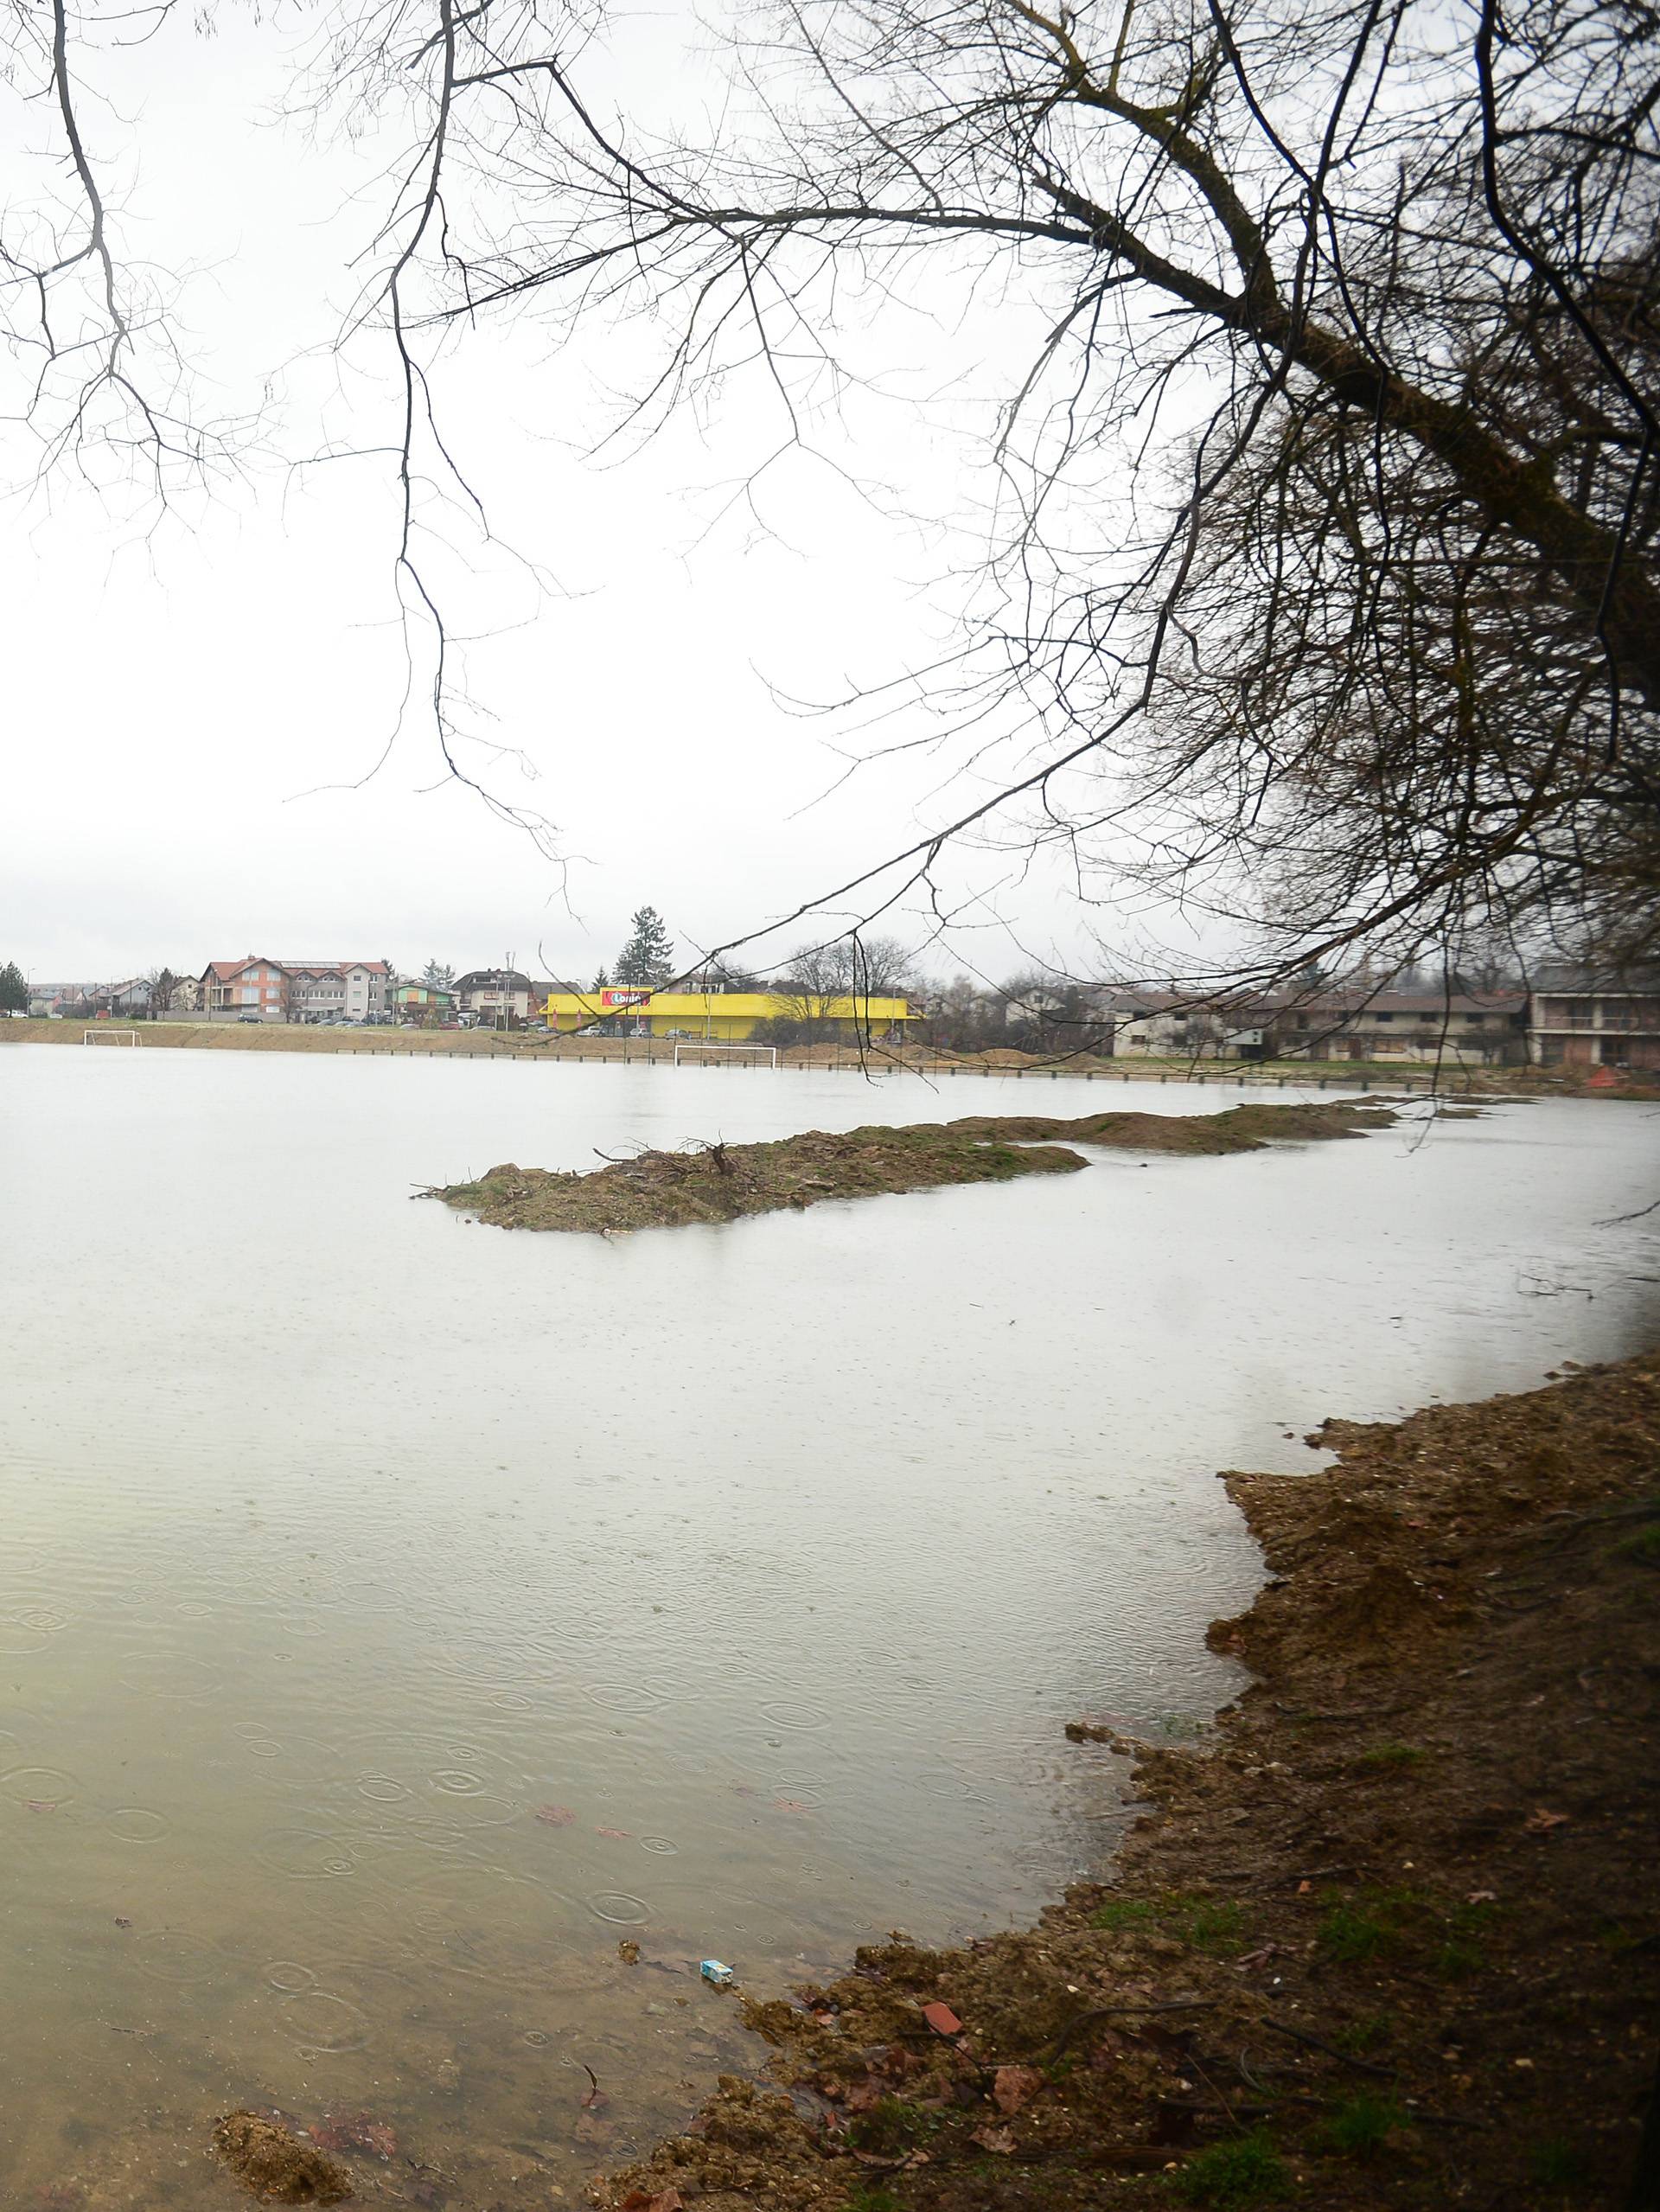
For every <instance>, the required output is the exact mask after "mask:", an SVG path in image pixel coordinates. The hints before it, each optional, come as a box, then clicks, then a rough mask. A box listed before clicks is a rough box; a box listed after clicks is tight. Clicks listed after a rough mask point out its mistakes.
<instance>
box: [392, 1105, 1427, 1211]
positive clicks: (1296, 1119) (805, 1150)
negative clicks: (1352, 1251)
mask: <svg viewBox="0 0 1660 2212" xmlns="http://www.w3.org/2000/svg"><path fill="white" fill-rule="evenodd" d="M1394 1120H1395V1115H1394V1113H1393V1112H1392V1110H1391V1109H1389V1107H1387V1106H1356V1105H1346V1104H1345V1105H1338V1104H1332V1105H1329V1106H1235V1107H1233V1108H1231V1109H1229V1111H1228V1112H1226V1113H1223V1114H1183V1115H1177V1114H1087V1115H1084V1116H1082V1118H1080V1119H1078V1120H1076V1121H1055V1120H1050V1119H1047V1118H1045V1117H1044V1116H1042V1115H1036V1114H1018V1115H1007V1116H996V1115H974V1116H971V1117H969V1118H968V1119H967V1120H965V1121H960V1122H943V1123H941V1122H921V1123H916V1124H914V1125H912V1126H911V1127H910V1128H879V1127H877V1128H860V1129H850V1130H847V1131H846V1133H845V1134H841V1135H831V1134H829V1133H827V1131H825V1130H823V1129H808V1130H807V1131H805V1132H804V1133H803V1134H802V1135H800V1136H794V1137H784V1138H782V1139H780V1140H778V1141H776V1142H775V1143H771V1144H699V1145H693V1146H692V1147H690V1148H687V1149H686V1150H685V1151H682V1152H642V1153H641V1154H639V1155H638V1157H637V1158H635V1159H631V1160H613V1161H611V1162H610V1165H609V1166H607V1167H600V1168H597V1169H594V1170H592V1171H591V1173H587V1174H578V1173H574V1172H572V1173H569V1174H559V1173H552V1172H550V1171H549V1170H547V1169H546V1168H541V1167H514V1166H513V1165H512V1164H511V1163H509V1164H508V1165H506V1166H503V1167H492V1168H491V1169H490V1171H489V1173H488V1174H487V1175H482V1176H481V1177H480V1178H479V1179H478V1180H477V1181H476V1182H471V1183H451V1184H449V1185H447V1186H444V1187H442V1188H439V1189H434V1190H431V1191H427V1192H423V1193H421V1195H422V1196H424V1197H428V1198H436V1199H443V1200H444V1204H445V1205H452V1206H457V1207H460V1208H462V1209H463V1210H464V1211H468V1212H470V1213H476V1215H477V1216H478V1218H479V1219H480V1220H481V1221H486V1222H488V1223H489V1224H491V1225H492V1226H493V1227H495V1228H500V1229H565V1230H589V1231H599V1232H609V1231H619V1230H629V1229H670V1228H680V1227H685V1226H688V1225H689V1224H692V1223H694V1222H718V1221H737V1220H740V1219H742V1218H744V1216H745V1215H748V1214H755V1213H773V1212H777V1211H781V1210H782V1209H784V1208H787V1207H793V1208H795V1209H797V1210H800V1209H801V1208H804V1207H807V1206H809V1205H818V1204H819V1203H820V1201H821V1200H822V1199H863V1198H875V1197H878V1196H879V1195H880V1194H881V1193H883V1192H894V1191H926V1190H936V1189H940V1188H942V1187H943V1186H947V1185H949V1184H954V1183H1006V1182H1012V1181H1013V1180H1015V1178H1017V1177H1018V1176H1021V1175H1068V1174H1072V1173H1076V1171H1077V1170H1078V1169H1079V1168H1080V1167H1085V1166H1087V1165H1088V1162H1087V1161H1086V1160H1084V1159H1083V1158H1082V1156H1081V1155H1080V1154H1078V1153H1076V1152H1074V1151H1072V1150H1070V1149H1069V1141H1070V1142H1072V1143H1079V1144H1093V1145H1107V1146H1111V1147H1113V1148H1115V1149H1118V1150H1122V1151H1129V1152H1169V1153H1183V1154H1228V1153H1235V1152H1255V1151H1259V1150H1260V1149H1261V1148H1262V1147H1263V1146H1264V1145H1266V1144H1268V1143H1271V1142H1274V1141H1282V1142H1284V1141H1291V1142H1302V1143H1306V1142H1309V1141H1313V1140H1318V1139H1321V1138H1328V1137H1349V1136H1357V1135H1362V1134H1363V1132H1364V1131H1366V1130H1368V1129H1377V1128H1388V1127H1389V1124H1390V1122H1393V1121H1394Z"/></svg>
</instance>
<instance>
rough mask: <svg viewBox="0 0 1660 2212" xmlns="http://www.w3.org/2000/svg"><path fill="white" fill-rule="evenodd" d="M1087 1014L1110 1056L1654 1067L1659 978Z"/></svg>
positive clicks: (1131, 997)
mask: <svg viewBox="0 0 1660 2212" xmlns="http://www.w3.org/2000/svg"><path fill="white" fill-rule="evenodd" d="M1094 1013H1095V1019H1096V1020H1099V1021H1100V1022H1101V1025H1102V1026H1103V1027H1104V1028H1106V1029H1107V1030H1108V1031H1109V1032H1110V1036H1109V1041H1108V1044H1107V1046H1106V1049H1107V1050H1108V1051H1109V1052H1111V1053H1112V1054H1113V1055H1114V1056H1118V1055H1121V1054H1122V1055H1132V1056H1133V1055H1141V1056H1145V1057H1147V1058H1172V1057H1174V1058H1182V1057H1186V1058H1225V1059H1247V1060H1250V1059H1264V1060H1286V1059H1311V1060H1344V1059H1347V1060H1389V1059H1400V1060H1412V1061H1427V1060H1452V1061H1454V1062H1459V1063H1466V1064H1481V1065H1490V1066H1504V1065H1519V1064H1524V1063H1529V1062H1530V1063H1533V1064H1536V1065H1541V1066H1544V1067H1568V1068H1574V1067H1580V1068H1592V1067H1612V1068H1633V1069H1660V976H1651V977H1647V978H1644V979H1638V980H1637V981H1631V980H1625V981H1620V982H1618V983H1614V982H1611V981H1600V982H1599V981H1597V980H1596V979H1595V978H1594V977H1593V976H1591V975H1587V974H1586V973H1584V972H1583V971H1581V972H1580V973H1577V974H1576V973H1574V972H1572V971H1567V972H1560V971H1559V972H1557V973H1556V974H1555V975H1547V976H1546V977H1544V978H1543V979H1542V981H1541V983H1540V984H1539V986H1538V987H1537V988H1532V989H1529V990H1508V991H1503V990H1501V991H1492V992H1468V991H1390V990H1382V989H1376V990H1365V989H1358V990H1357V989H1354V988H1349V989H1344V990H1321V989H1318V988H1313V989H1308V990H1304V991H1299V992H1293V993H1289V994H1286V995H1284V996H1283V997H1280V998H1276V999H1274V1000H1269V1001H1256V1002H1249V1001H1247V1002H1240V1003H1233V1004H1229V1005H1228V1006H1226V1007H1222V1006H1207V1005H1203V1004H1200V1003H1196V1001H1195V1000H1194V998H1193V996H1192V994H1185V995H1184V994H1181V993H1179V992H1176V991H1168V992H1140V991H1120V992H1108V993H1102V994H1100V996H1099V998H1098V999H1097V1001H1096V1004H1095V1008H1094Z"/></svg>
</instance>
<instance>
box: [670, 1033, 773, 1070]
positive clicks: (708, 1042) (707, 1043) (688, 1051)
mask: <svg viewBox="0 0 1660 2212" xmlns="http://www.w3.org/2000/svg"><path fill="white" fill-rule="evenodd" d="M708 1052H717V1053H725V1052H738V1053H747V1054H748V1055H749V1057H750V1058H751V1059H755V1058H762V1059H764V1060H765V1061H766V1063H767V1065H768V1066H769V1067H772V1068H776V1066H777V1064H778V1047H777V1046H776V1045H718V1044H716V1043H715V1042H714V1041H713V1039H690V1040H688V1041H686V1042H685V1043H682V1044H679V1045H676V1046H675V1047H674V1064H675V1066H676V1067H679V1066H680V1056H681V1054H682V1053H684V1054H685V1055H686V1058H689V1059H696V1058H700V1057H701V1056H702V1055H703V1054H705V1053H708Z"/></svg>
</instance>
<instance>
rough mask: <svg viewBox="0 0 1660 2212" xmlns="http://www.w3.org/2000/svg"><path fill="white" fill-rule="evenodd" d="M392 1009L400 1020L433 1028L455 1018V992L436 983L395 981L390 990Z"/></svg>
mask: <svg viewBox="0 0 1660 2212" xmlns="http://www.w3.org/2000/svg"><path fill="white" fill-rule="evenodd" d="M392 1005H393V1013H396V1014H397V1016H398V1017H399V1020H401V1021H416V1022H419V1023H420V1024H421V1026H422V1027H423V1028H427V1029H431V1028H435V1027H438V1026H442V1024H444V1022H451V1021H453V1020H455V1018H456V994H455V993H454V992H453V991H451V990H449V989H447V988H444V986H443V985H441V984H437V983H416V982H409V983H396V984H394V985H393V992H392Z"/></svg>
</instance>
